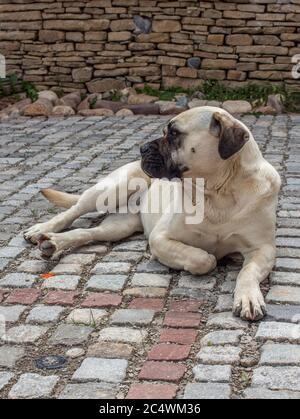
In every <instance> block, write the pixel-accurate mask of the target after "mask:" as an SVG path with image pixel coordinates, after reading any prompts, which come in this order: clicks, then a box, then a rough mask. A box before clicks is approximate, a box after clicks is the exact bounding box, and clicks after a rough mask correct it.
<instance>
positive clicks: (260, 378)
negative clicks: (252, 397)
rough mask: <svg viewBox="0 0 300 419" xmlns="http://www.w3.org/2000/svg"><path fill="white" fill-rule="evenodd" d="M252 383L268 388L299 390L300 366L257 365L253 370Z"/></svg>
mask: <svg viewBox="0 0 300 419" xmlns="http://www.w3.org/2000/svg"><path fill="white" fill-rule="evenodd" d="M252 385H253V386H259V387H267V388H268V389H270V390H291V391H300V368H299V367H286V366H285V367H259V368H257V369H256V370H254V374H253V379H252Z"/></svg>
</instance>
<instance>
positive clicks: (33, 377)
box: [8, 373, 59, 399]
mask: <svg viewBox="0 0 300 419" xmlns="http://www.w3.org/2000/svg"><path fill="white" fill-rule="evenodd" d="M58 380H59V377H57V376H55V375H49V376H47V377H43V376H42V375H38V374H31V373H30V374H23V375H21V377H20V378H19V381H18V382H17V383H16V384H15V385H14V386H13V387H12V389H11V390H10V392H9V395H8V397H9V398H10V399H38V398H45V397H47V396H50V394H51V393H52V390H53V388H54V386H55V385H56V384H57V382H58Z"/></svg>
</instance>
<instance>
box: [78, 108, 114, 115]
mask: <svg viewBox="0 0 300 419" xmlns="http://www.w3.org/2000/svg"><path fill="white" fill-rule="evenodd" d="M78 115H81V116H113V115H114V112H113V111H112V110H111V109H83V110H81V111H79V112H78Z"/></svg>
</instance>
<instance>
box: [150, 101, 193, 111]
mask: <svg viewBox="0 0 300 419" xmlns="http://www.w3.org/2000/svg"><path fill="white" fill-rule="evenodd" d="M156 105H158V107H159V113H160V114H161V115H177V114H179V113H181V112H183V111H185V110H186V108H185V107H182V106H178V105H177V104H176V102H172V101H167V100H159V101H158V102H156Z"/></svg>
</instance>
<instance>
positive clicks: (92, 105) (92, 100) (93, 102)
mask: <svg viewBox="0 0 300 419" xmlns="http://www.w3.org/2000/svg"><path fill="white" fill-rule="evenodd" d="M97 100H98V98H97V96H94V97H92V98H90V99H89V104H90V109H95V107H96V104H97Z"/></svg>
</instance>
